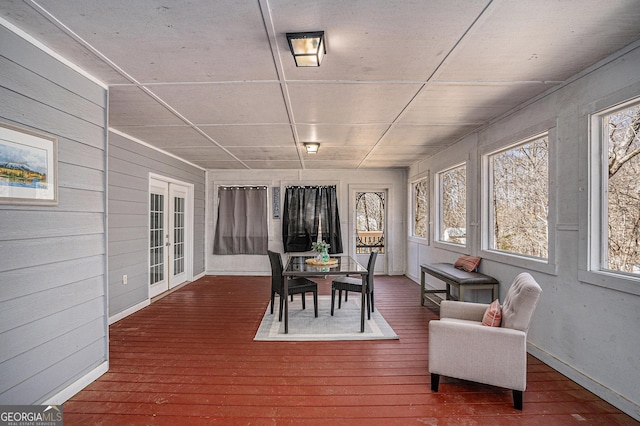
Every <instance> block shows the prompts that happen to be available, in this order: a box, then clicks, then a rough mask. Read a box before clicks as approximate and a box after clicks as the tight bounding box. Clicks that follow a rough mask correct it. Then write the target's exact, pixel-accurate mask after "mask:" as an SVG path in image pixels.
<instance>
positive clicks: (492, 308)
mask: <svg viewBox="0 0 640 426" xmlns="http://www.w3.org/2000/svg"><path fill="white" fill-rule="evenodd" d="M501 322H502V308H501V307H500V301H499V300H498V299H496V300H494V301H493V302H492V303H491V304H490V305H489V307H488V308H487V310H486V311H484V316H483V317H482V325H486V326H487V327H500V323H501Z"/></svg>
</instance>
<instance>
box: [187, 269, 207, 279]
mask: <svg viewBox="0 0 640 426" xmlns="http://www.w3.org/2000/svg"><path fill="white" fill-rule="evenodd" d="M206 275H207V272H206V271H205V272H201V273H199V274H198V275H195V276H194V277H193V279H192V280H191V281H196V280H199V279H200V278H202V277H204V276H206Z"/></svg>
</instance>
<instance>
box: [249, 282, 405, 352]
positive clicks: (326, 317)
mask: <svg viewBox="0 0 640 426" xmlns="http://www.w3.org/2000/svg"><path fill="white" fill-rule="evenodd" d="M337 297H338V296H337V295H336V306H335V310H334V314H333V316H331V296H318V318H315V317H314V315H313V298H312V297H311V296H310V295H307V299H306V309H304V310H303V309H302V297H301V296H300V295H298V294H297V295H295V296H294V301H293V302H291V301H289V333H288V334H284V323H283V322H279V321H278V306H279V302H280V301H279V298H278V297H277V296H276V299H275V305H274V310H273V315H271V310H270V307H269V306H267V310H266V311H265V314H264V316H263V318H262V322H261V323H260V327H258V332H257V333H256V336H255V337H254V338H253V340H272V341H303V340H308V341H313V340H386V339H399V337H398V335H397V334H396V333H395V332H394V331H393V329H392V328H391V326H390V325H389V324H388V323H387V321H386V320H385V319H384V318H383V317H382V315H381V314H380V312H378V310H376V311H375V312H372V313H371V320H367V319H366V317H365V323H364V327H365V328H364V333H360V300H361V299H360V294H359V293H351V294H350V295H349V301H348V302H345V301H344V300H343V301H342V308H341V309H338V299H337ZM365 315H366V314H365Z"/></svg>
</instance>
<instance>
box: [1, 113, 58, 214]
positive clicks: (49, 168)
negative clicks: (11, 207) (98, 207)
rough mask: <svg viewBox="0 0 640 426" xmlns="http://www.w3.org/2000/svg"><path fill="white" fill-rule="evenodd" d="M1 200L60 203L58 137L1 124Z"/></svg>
mask: <svg viewBox="0 0 640 426" xmlns="http://www.w3.org/2000/svg"><path fill="white" fill-rule="evenodd" d="M0 203H3V204H40V205H57V204H58V140H57V139H56V138H54V137H52V136H48V135H44V134H41V133H37V132H33V131H31V130H27V129H22V128H19V127H16V126H13V125H10V124H6V123H0Z"/></svg>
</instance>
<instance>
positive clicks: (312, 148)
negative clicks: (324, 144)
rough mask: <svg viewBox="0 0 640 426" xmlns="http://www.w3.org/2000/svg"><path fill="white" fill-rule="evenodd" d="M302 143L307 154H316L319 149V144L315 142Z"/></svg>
mask: <svg viewBox="0 0 640 426" xmlns="http://www.w3.org/2000/svg"><path fill="white" fill-rule="evenodd" d="M303 145H304V148H305V149H306V150H307V154H317V153H318V150H319V149H320V144H319V143H316V142H303Z"/></svg>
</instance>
